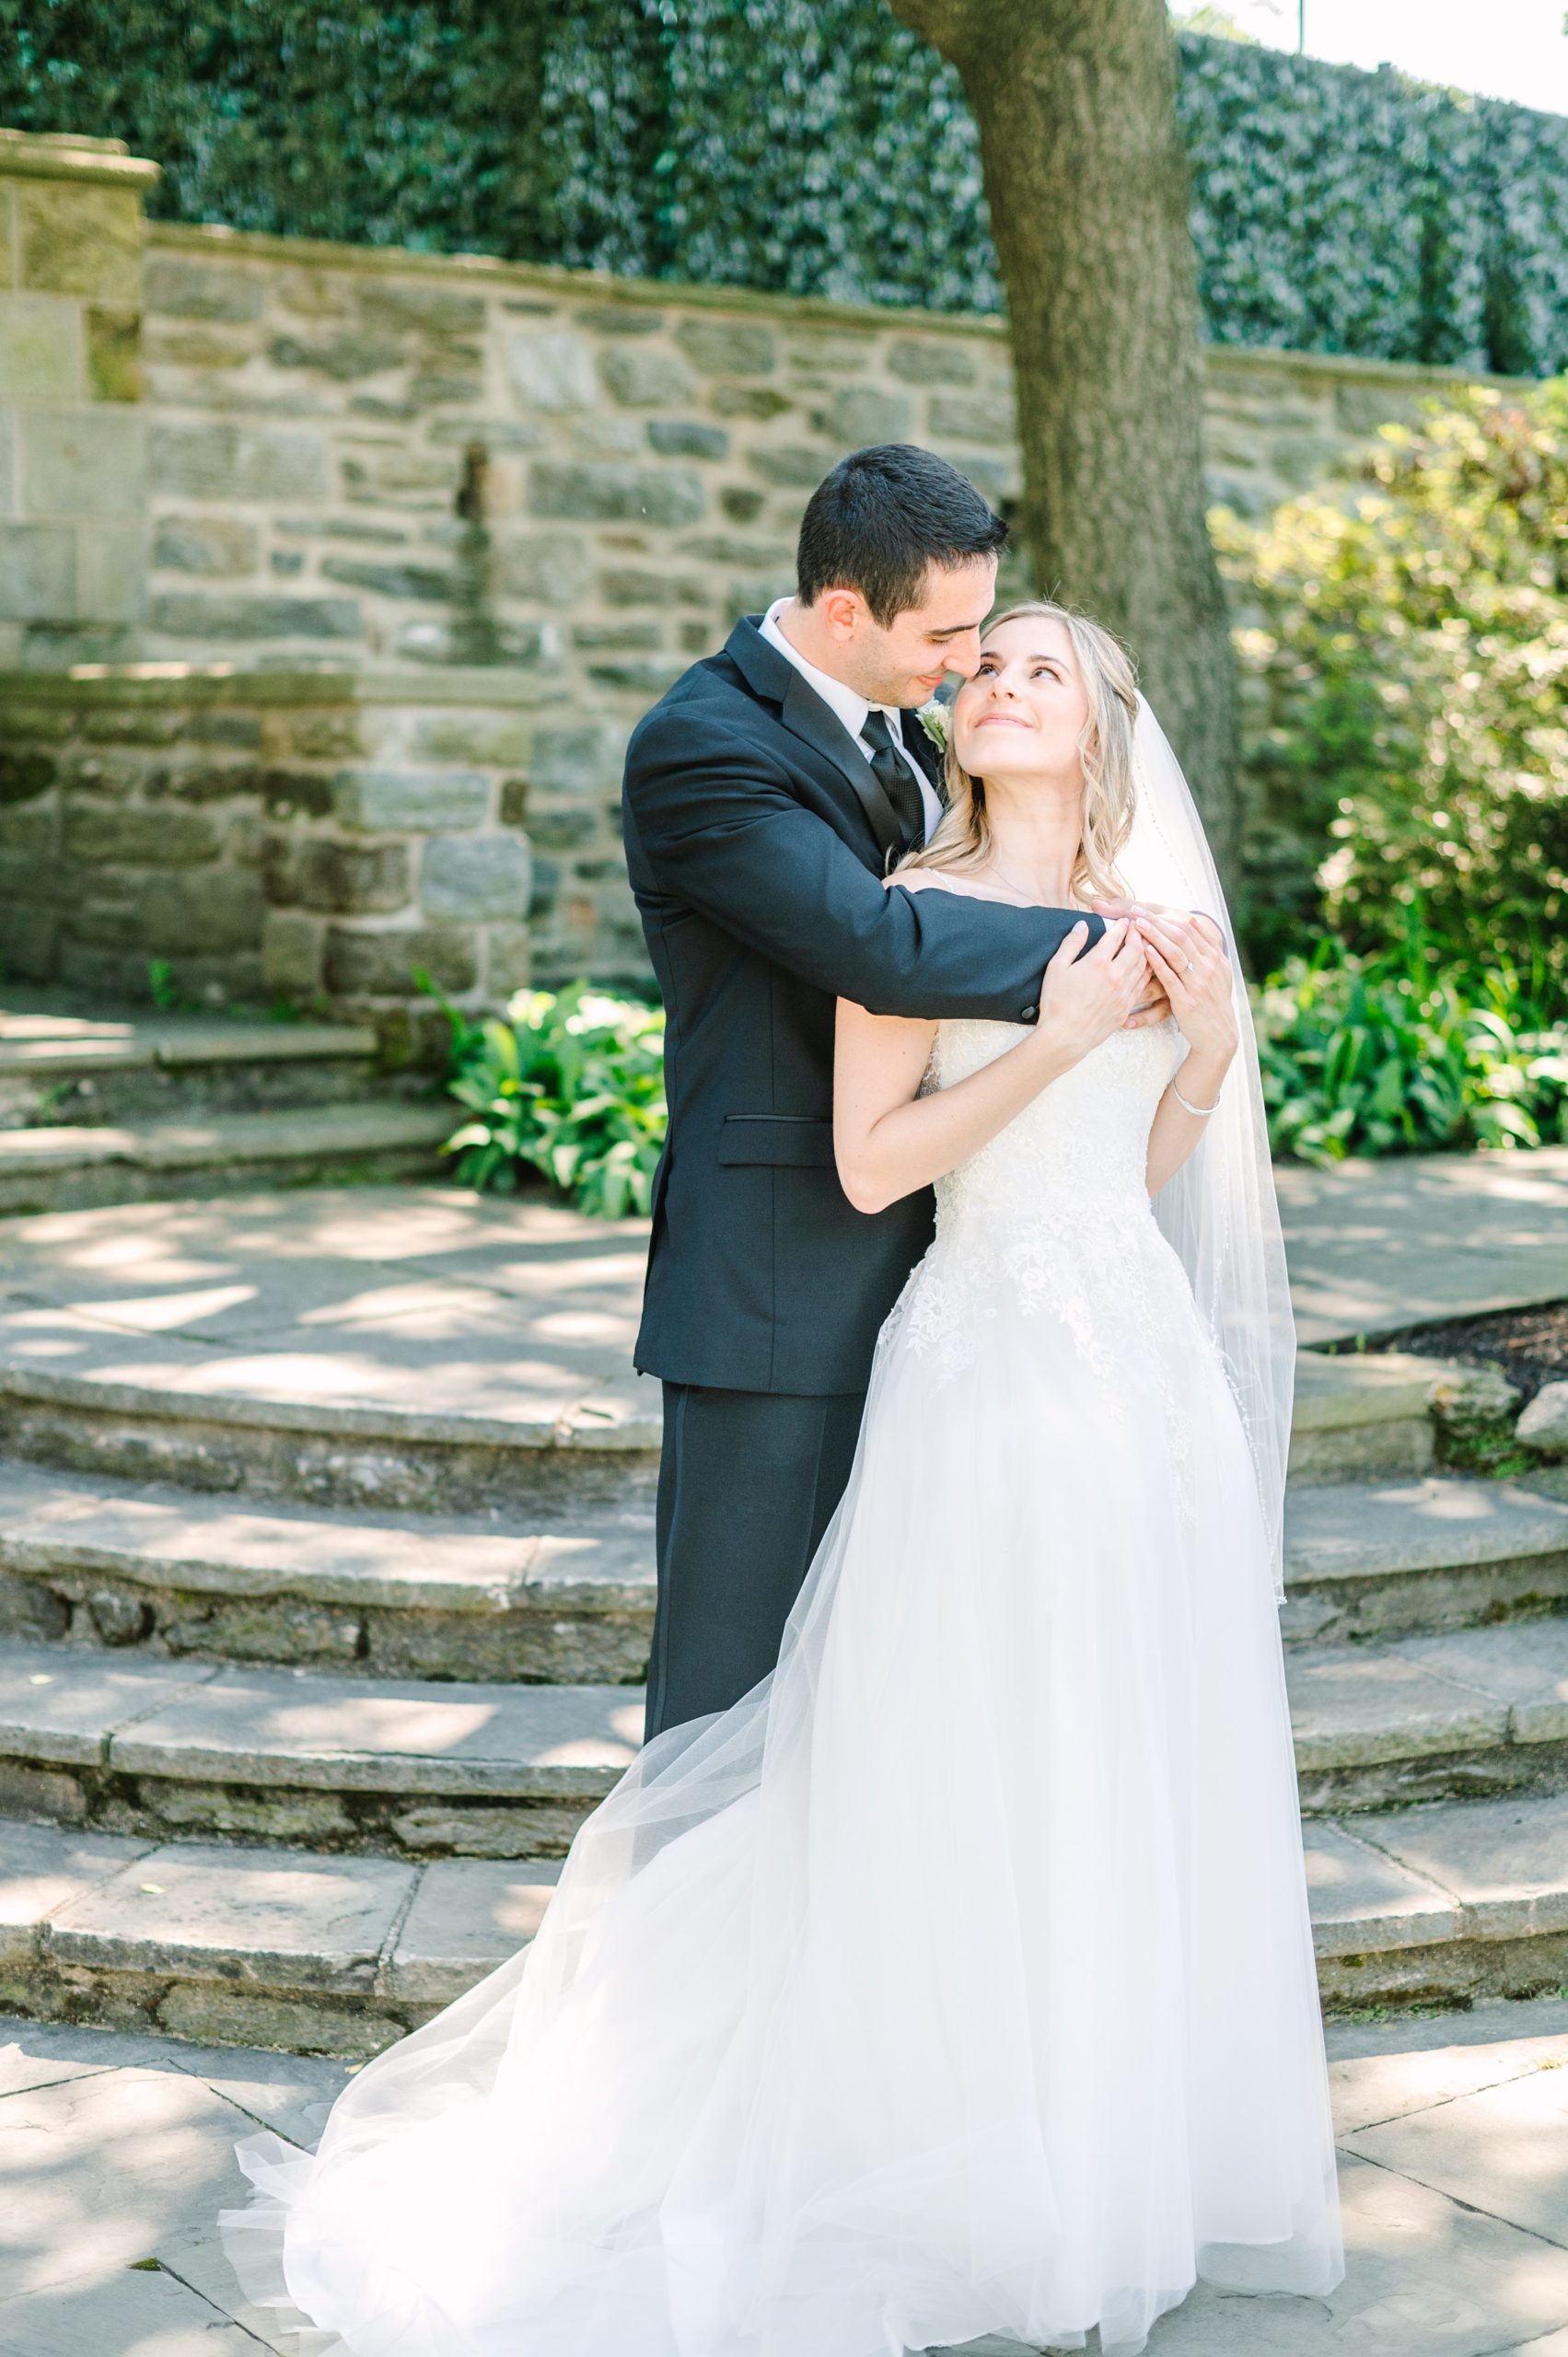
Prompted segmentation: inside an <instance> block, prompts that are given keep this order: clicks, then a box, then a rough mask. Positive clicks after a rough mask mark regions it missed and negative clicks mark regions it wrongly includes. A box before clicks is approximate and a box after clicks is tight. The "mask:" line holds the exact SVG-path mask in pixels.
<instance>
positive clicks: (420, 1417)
mask: <svg viewBox="0 0 1568 2357" xmlns="http://www.w3.org/2000/svg"><path fill="white" fill-rule="evenodd" d="M401 1110H402V1111H405V1112H406V1111H411V1110H412V1109H401ZM434 1126H439V1124H436V1125H434ZM0 1143H3V1142H0ZM158 1208H160V1209H161V1208H163V1207H162V1206H159V1207H158ZM192 1208H200V1207H199V1206H193V1207H192ZM538 1209H539V1210H540V1212H541V1213H549V1212H551V1211H552V1210H553V1209H554V1207H553V1206H550V1205H540V1206H539V1207H538ZM208 1265H209V1266H210V1268H211V1271H212V1273H213V1275H214V1276H215V1277H218V1278H219V1279H221V1278H223V1277H226V1275H227V1274H228V1271H227V1269H226V1267H225V1266H224V1265H223V1264H222V1263H221V1262H215V1263H211V1264H208ZM405 1273H406V1274H407V1275H408V1276H410V1277H412V1279H413V1280H414V1282H413V1283H406V1284H404V1285H403V1286H401V1287H400V1288H393V1289H389V1292H388V1293H387V1294H386V1295H381V1296H379V1297H378V1299H377V1302H376V1303H375V1304H372V1305H369V1306H370V1307H371V1308H372V1309H373V1310H374V1312H375V1314H374V1316H367V1317H366V1320H365V1323H364V1327H363V1329H361V1330H357V1331H354V1332H352V1333H351V1334H350V1335H349V1336H348V1337H346V1338H343V1339H340V1337H339V1335H336V1334H334V1333H333V1332H332V1330H331V1328H330V1327H329V1326H328V1325H327V1324H326V1323H325V1320H324V1318H323V1319H320V1320H319V1322H317V1323H316V1324H315V1326H314V1327H313V1328H312V1329H308V1330H307V1329H303V1328H302V1327H301V1326H299V1325H295V1326H291V1327H287V1328H285V1329H282V1330H281V1331H278V1332H276V1333H268V1332H264V1331H262V1332H259V1333H258V1335H257V1339H256V1341H255V1342H254V1344H253V1346H252V1347H251V1348H250V1349H249V1350H245V1349H239V1350H234V1349H221V1348H217V1347H213V1346H207V1347H205V1348H203V1347H202V1345H201V1343H200V1342H197V1343H194V1344H193V1343H192V1342H188V1341H185V1340H184V1338H183V1336H178V1335H176V1334H174V1333H170V1332H168V1331H160V1330H159V1329H158V1318H159V1313H160V1311H161V1309H162V1303H161V1300H159V1299H157V1298H154V1299H152V1300H136V1301H132V1302H122V1301H110V1302H109V1303H106V1304H103V1305H99V1304H96V1303H95V1304H94V1305H92V1306H90V1307H88V1308H86V1309H80V1308H77V1307H75V1306H64V1305H62V1306H57V1307H56V1306H52V1305H49V1304H47V1303H35V1304H29V1301H28V1298H27V1296H26V1295H24V1294H20V1293H18V1295H17V1296H16V1297H15V1298H16V1300H17V1306H15V1307H6V1305H4V1304H0V1448H3V1449H5V1450H6V1452H7V1453H8V1454H9V1455H11V1456H12V1457H23V1458H27V1459H29V1460H30V1461H32V1462H34V1463H38V1464H45V1465H52V1466H56V1467H60V1468H63V1469H81V1470H84V1471H87V1472H94V1473H98V1474H100V1475H102V1476H105V1477H108V1478H118V1479H122V1480H134V1481H136V1482H138V1483H140V1482H144V1481H145V1480H159V1481H166V1482H170V1483H174V1484H176V1485H178V1486H180V1487H183V1488H188V1489H192V1490H195V1491H198V1492H213V1491H215V1490H216V1491H224V1492H238V1493H243V1494H245V1495H247V1496H250V1497H253V1498H261V1499H295V1500H298V1501H301V1502H307V1503H309V1504H320V1505H326V1506H334V1507H348V1508H355V1507H368V1508H369V1509H370V1510H372V1511H377V1510H386V1509H388V1508H401V1509H412V1510H414V1511H416V1512H422V1513H439V1512H442V1511H447V1510H449V1511H453V1512H456V1513H459V1514H462V1513H467V1512H471V1511H472V1510H473V1509H474V1508H475V1507H485V1508H496V1509H499V1510H501V1511H504V1512H505V1513H507V1514H512V1515H515V1514H517V1513H519V1512H521V1513H524V1514H530V1515H531V1514H539V1513H541V1512H542V1513H546V1514H548V1515H552V1516H554V1517H557V1518H559V1517H560V1516H562V1515H570V1514H575V1513H577V1512H579V1511H583V1510H595V1511H601V1510H606V1509H609V1510H613V1511H637V1510H644V1509H645V1508H646V1507H647V1506H648V1505H649V1504H651V1499H652V1491H653V1483H654V1479H655V1476H656V1469H657V1459H658V1447H659V1441H660V1411H659V1394H658V1387H657V1385H656V1383H653V1382H639V1381H638V1379H637V1378H636V1377H635V1376H632V1375H631V1374H630V1373H628V1372H627V1371H625V1369H624V1365H623V1362H622V1361H621V1348H622V1347H623V1345H622V1343H621V1337H620V1336H619V1335H617V1337H616V1341H615V1345H614V1347H613V1349H611V1350H607V1351H606V1352H605V1353H603V1354H602V1356H601V1358H600V1367H601V1369H602V1371H595V1372H593V1373H590V1372H588V1371H587V1369H579V1368H578V1367H577V1366H576V1365H575V1364H572V1363H571V1362H570V1361H568V1360H567V1359H566V1358H565V1355H564V1353H562V1352H560V1350H559V1346H558V1345H553V1344H552V1345H547V1346H545V1347H544V1348H541V1347H540V1341H539V1337H538V1334H537V1331H536V1330H534V1329H533V1324H532V1321H533V1318H534V1317H535V1316H536V1315H537V1313H535V1312H533V1310H532V1308H531V1305H528V1304H527V1303H525V1302H522V1301H516V1300H513V1299H511V1298H509V1297H508V1296H507V1295H506V1294H505V1291H504V1290H502V1289H499V1288H497V1289H495V1290H487V1289H485V1288H484V1287H483V1286H482V1284H480V1283H474V1284H473V1285H471V1286H470V1287H467V1288H465V1287H463V1286H459V1285H451V1286H448V1287H437V1286H436V1285H430V1286H424V1285H422V1284H421V1283H419V1282H418V1280H419V1278H420V1277H421V1275H422V1273H423V1272H422V1271H420V1270H419V1269H418V1267H417V1265H415V1266H414V1267H413V1268H412V1269H410V1270H408V1271H406V1272H405ZM23 1282H24V1283H25V1280H24V1281H23ZM438 1293H439V1294H440V1295H442V1297H440V1298H438V1297H437V1295H438ZM250 1297H251V1296H250V1289H249V1288H248V1287H247V1286H245V1285H243V1284H241V1285H238V1286H230V1285H226V1284H224V1283H221V1282H220V1283H216V1284H215V1285H213V1286H211V1287H209V1288H208V1289H207V1290H205V1291H200V1290H199V1291H197V1292H194V1293H192V1292H187V1293H185V1294H184V1295H181V1296H180V1306H181V1308H182V1309H183V1311H184V1312H185V1314H186V1315H187V1316H188V1317H190V1318H192V1319H194V1318H199V1317H200V1316H201V1315H203V1313H206V1312H207V1311H209V1310H210V1311H211V1312H212V1313H213V1315H214V1318H217V1316H219V1315H220V1314H221V1313H223V1312H224V1311H225V1309H226V1307H227V1306H229V1305H231V1304H232V1303H236V1302H237V1303H238V1305H239V1306H241V1308H242V1309H243V1308H244V1306H246V1305H247V1304H248V1303H249V1302H250ZM170 1314H171V1315H172V1313H170ZM572 1314H574V1313H573V1312H572V1311H571V1308H570V1306H569V1305H567V1306H564V1307H563V1319H562V1322H563V1323H564V1322H565V1321H566V1318H569V1317H570V1316H571V1315H572ZM416 1317H417V1318H421V1319H422V1320H423V1325H422V1326H416V1325H415V1323H414V1319H415V1318H416ZM122 1321H123V1322H122ZM584 1322H585V1324H586V1323H587V1318H585V1319H584ZM345 1323H346V1321H345ZM127 1328H129V1329H130V1331H129V1332H128V1331H127ZM138 1341H139V1342H140V1347H136V1346H135V1344H136V1343H137V1342H138ZM1302 1366H1303V1376H1302V1384H1301V1390H1300V1394H1299V1396H1298V1405H1297V1419H1296V1424H1295V1433H1294V1435H1293V1441H1292V1460H1291V1480H1292V1485H1293V1487H1294V1488H1296V1489H1301V1488H1307V1487H1312V1486H1319V1485H1323V1484H1328V1483H1331V1482H1334V1481H1339V1480H1358V1479H1368V1478H1373V1477H1376V1476H1379V1475H1385V1476H1386V1475H1394V1474H1403V1473H1422V1472H1424V1471H1426V1470H1428V1469H1430V1468H1431V1466H1432V1464H1433V1462H1434V1425H1433V1421H1432V1416H1431V1413H1430V1409H1429V1405H1428V1402H1429V1400H1430V1398H1431V1395H1432V1393H1433V1391H1434V1388H1435V1387H1436V1386H1437V1384H1438V1383H1439V1382H1440V1381H1441V1380H1443V1379H1444V1377H1445V1376H1449V1375H1451V1373H1452V1370H1450V1369H1448V1368H1446V1366H1445V1365H1444V1364H1443V1363H1441V1362H1438V1361H1428V1360H1419V1361H1412V1360H1403V1359H1393V1358H1389V1359H1365V1360H1356V1359H1346V1360H1332V1359H1328V1360H1321V1359H1318V1360H1315V1359H1313V1358H1312V1357H1311V1355H1310V1354H1309V1353H1303V1358H1302ZM1324 1370H1327V1373H1325V1372H1324Z"/></svg>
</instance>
